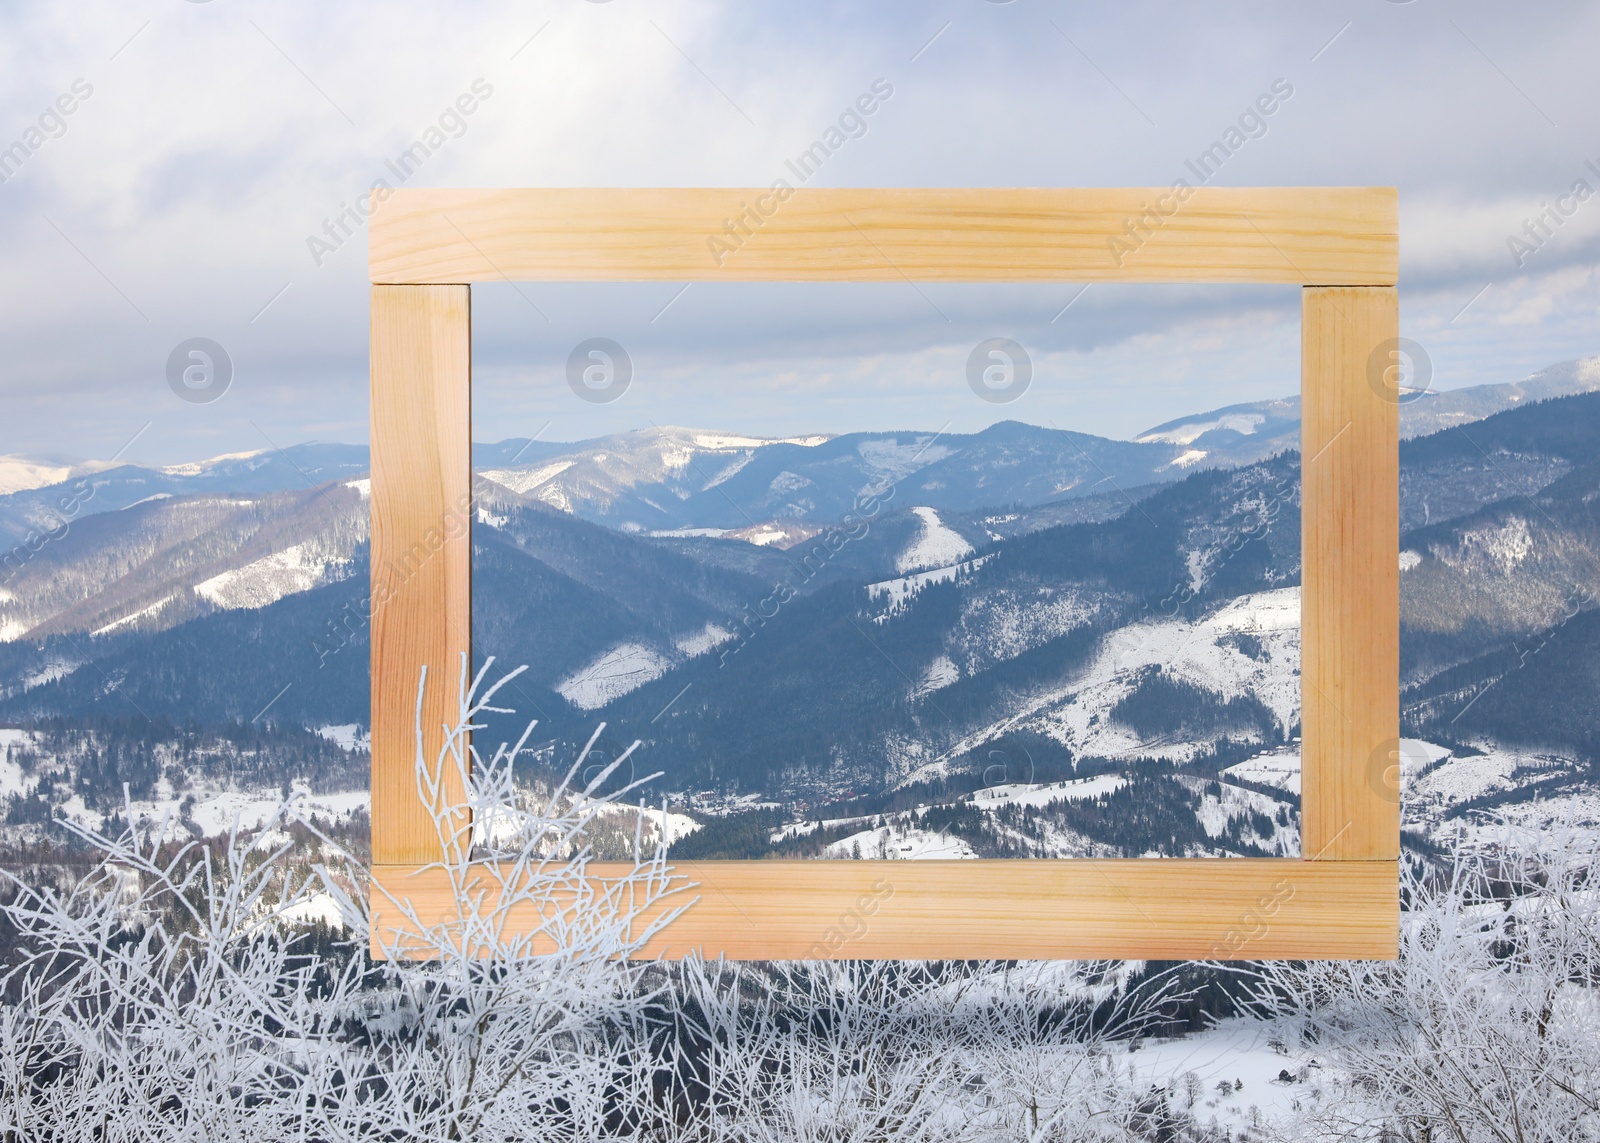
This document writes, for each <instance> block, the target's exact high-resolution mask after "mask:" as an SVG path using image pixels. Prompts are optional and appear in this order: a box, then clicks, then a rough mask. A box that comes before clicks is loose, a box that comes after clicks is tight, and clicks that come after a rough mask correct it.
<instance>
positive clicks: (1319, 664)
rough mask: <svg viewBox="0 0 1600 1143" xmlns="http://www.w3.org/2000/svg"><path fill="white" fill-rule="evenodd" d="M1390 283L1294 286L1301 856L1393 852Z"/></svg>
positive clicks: (1396, 616)
mask: <svg viewBox="0 0 1600 1143" xmlns="http://www.w3.org/2000/svg"><path fill="white" fill-rule="evenodd" d="M1399 321H1400V310H1399V300H1398V297H1397V295H1396V291H1395V290H1394V289H1392V288H1387V287H1362V288H1314V289H1307V290H1305V291H1304V298H1303V305H1302V322H1303V326H1302V330H1301V339H1302V361H1301V371H1302V372H1301V393H1302V413H1301V439H1302V448H1303V452H1302V453H1301V456H1302V461H1301V466H1302V467H1301V521H1302V523H1301V529H1302V531H1301V554H1302V563H1303V565H1304V577H1303V587H1302V591H1303V595H1302V598H1301V636H1300V638H1301V667H1300V677H1301V723H1302V729H1301V736H1302V752H1301V757H1302V762H1301V766H1302V775H1301V790H1302V795H1301V804H1302V807H1303V809H1302V820H1301V839H1302V842H1301V843H1302V846H1303V852H1304V853H1305V855H1306V856H1307V857H1313V858H1317V859H1323V860H1339V861H1347V860H1361V859H1375V860H1387V861H1393V860H1394V859H1396V858H1397V857H1398V856H1399V852H1400V799H1399V788H1398V770H1397V768H1396V767H1397V763H1398V755H1397V754H1394V752H1395V751H1396V750H1397V749H1398V746H1399V735H1400V566H1399V558H1400V507H1399V502H1400V406H1399V401H1398V392H1397V390H1396V387H1395V385H1396V382H1395V378H1394V375H1393V373H1392V372H1391V373H1390V374H1389V375H1388V376H1387V378H1386V376H1385V369H1386V368H1391V367H1392V362H1391V358H1390V354H1389V349H1390V347H1391V346H1392V345H1393V344H1394V339H1395V338H1396V337H1397V335H1398V333H1399Z"/></svg>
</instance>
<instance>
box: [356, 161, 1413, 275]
mask: <svg viewBox="0 0 1600 1143" xmlns="http://www.w3.org/2000/svg"><path fill="white" fill-rule="evenodd" d="M370 202H371V214H370V218H371V224H370V232H369V248H368V267H369V272H370V277H371V280H372V281H373V282H374V283H377V284H387V285H408V284H409V285H416V284H464V283H472V282H490V281H535V282H537V281H675V282H682V281H749V282H760V281H799V282H806V281H847V282H877V281H914V282H1091V281H1096V282H1100V281H1104V282H1112V281H1115V282H1219V283H1221V282H1263V283H1287V284H1292V285H1301V286H1389V285H1393V284H1395V282H1396V279H1397V276H1398V270H1399V239H1398V234H1399V207H1398V195H1397V193H1396V191H1395V189H1394V188H1393V187H1260V188H1254V187H1190V186H1188V185H1186V184H1182V183H1180V184H1177V185H1175V186H1173V187H1142V188H1141V187H1132V188H1087V189H1085V188H996V189H982V188H977V189H962V188H899V189H855V188H822V187H799V188H791V187H789V186H788V185H787V184H786V183H782V182H781V181H780V183H778V184H774V186H773V187H758V188H736V187H719V188H704V189H696V188H667V189H632V188H554V189H551V188H543V189H521V190H517V189H506V190H431V189H400V190H387V191H386V190H385V189H384V188H380V189H378V190H375V191H373V192H372V195H371V199H370Z"/></svg>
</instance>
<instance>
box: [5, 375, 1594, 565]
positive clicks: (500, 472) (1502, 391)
mask: <svg viewBox="0 0 1600 1143" xmlns="http://www.w3.org/2000/svg"><path fill="white" fill-rule="evenodd" d="M1597 388H1600V356H1596V357H1588V358H1581V359H1578V360H1574V361H1568V362H1563V363H1561V364H1557V365H1552V366H1550V367H1549V368H1546V369H1543V370H1540V371H1539V372H1537V373H1534V374H1532V375H1530V376H1529V377H1526V378H1524V379H1522V380H1521V381H1517V382H1512V383H1508V384H1498V385H1479V386H1472V387H1469V388H1464V389H1455V390H1449V391H1446V392H1427V393H1423V394H1421V395H1419V396H1418V398H1417V399H1415V400H1413V401H1409V402H1407V403H1406V404H1405V405H1404V406H1403V407H1402V410H1401V426H1402V429H1401V431H1402V435H1403V436H1405V437H1408V438H1409V437H1414V436H1422V435H1426V434H1427V433H1430V432H1434V431H1436V430H1438V429H1440V428H1445V427H1450V426H1453V425H1461V424H1467V423H1470V422H1472V421H1475V420H1481V419H1482V418H1484V417H1487V416H1490V415H1492V414H1494V413H1496V412H1499V411H1502V410H1504V409H1508V408H1512V407H1515V406H1516V405H1519V404H1523V403H1527V402H1531V401H1537V400H1542V399H1545V398H1549V397H1556V396H1566V395H1570V394H1575V393H1581V392H1589V391H1592V390H1595V389H1597ZM1298 448H1299V398H1298V397H1288V398H1284V399H1281V400H1272V401H1257V402H1250V403H1245V404H1239V405H1229V406H1225V407H1223V408H1221V409H1213V410H1211V411H1209V412H1204V413H1195V414H1192V415H1189V416H1185V417H1179V418H1177V419H1175V420H1171V421H1167V422H1165V423H1164V424H1161V425H1157V426H1156V427H1155V428H1152V429H1149V430H1146V431H1145V432H1143V433H1140V434H1138V435H1137V436H1136V437H1134V439H1133V440H1131V441H1116V440H1110V439H1108V438H1105V437H1097V436H1093V435H1092V434H1087V433H1075V432H1070V431H1065V430H1057V429H1044V428H1038V427H1035V426H1029V425H1023V424H1019V423H1018V422H1000V423H998V424H995V425H992V426H991V427H989V428H988V429H985V430H983V431H981V432H977V433H969V434H935V433H930V432H914V431H907V432H879V433H849V434H845V435H842V436H809V437H788V438H762V437H755V436H749V435H745V434H738V433H730V432H724V431H715V430H706V429H690V428H678V427H666V428H651V429H646V430H639V431H635V432H628V433H616V434H612V435H610V436H605V437H598V438H594V439H591V440H584V441H574V442H557V441H538V440H530V439H527V438H512V439H509V440H504V441H499V442H496V443H479V444H475V445H474V446H473V466H474V468H475V469H476V470H477V471H478V472H480V473H481V474H483V475H485V476H487V477H488V478H489V479H490V480H492V481H494V482H495V483H497V484H500V485H502V486H504V487H506V488H509V489H511V490H512V491H514V492H517V493H520V494H524V495H531V496H533V497H534V498H536V499H539V500H542V501H543V502H545V503H547V504H550V505H551V506H552V507H555V508H558V509H560V510H562V511H565V512H570V513H572V514H574V515H578V516H581V517H583V518H585V519H589V520H594V521H596V522H599V523H604V524H607V525H608V526H610V527H613V528H620V529H623V530H629V531H638V532H657V531H662V532H671V531H683V530H685V529H700V530H706V531H715V532H736V531H751V530H757V531H759V530H761V529H763V528H766V529H767V530H770V531H773V532H774V535H775V536H783V537H784V539H783V540H782V541H775V542H786V541H788V540H792V539H793V536H794V535H795V534H811V533H812V532H814V531H815V529H816V528H817V527H819V526H821V525H823V524H827V523H832V522H836V521H837V520H839V519H840V518H841V517H842V516H843V514H844V513H845V512H846V511H847V510H848V509H849V507H850V506H851V504H852V503H853V501H854V498H855V496H856V495H857V494H858V493H860V492H861V491H862V490H864V489H872V488H878V487H886V486H888V485H890V484H893V485H895V486H896V487H900V488H903V489H904V491H905V493H906V494H907V495H914V496H915V497H916V498H917V499H918V502H919V503H923V504H926V505H928V506H930V507H934V508H937V509H949V510H954V511H970V510H972V509H976V508H982V507H1003V506H1005V505H1007V504H1012V503H1021V504H1026V505H1032V506H1037V505H1041V504H1044V503H1049V502H1065V501H1068V500H1072V499H1076V498H1080V497H1088V496H1095V495H1098V494H1101V493H1104V492H1106V491H1107V490H1111V489H1122V490H1127V489H1134V488H1139V487H1142V486H1149V485H1153V484H1161V483H1169V482H1171V481H1173V480H1178V479H1181V478H1183V477H1184V476H1185V475H1187V474H1188V473H1189V472H1192V471H1194V470H1196V469H1199V468H1231V467H1238V466H1240V465H1244V464H1251V463H1254V462H1255V461H1258V460H1263V459H1265V458H1266V457H1268V456H1271V455H1273V454H1275V453H1278V452H1283V451H1286V450H1294V449H1298ZM368 464H369V461H368V453H367V448H366V446H365V445H351V444H329V443H317V442H312V443H307V444H300V445H295V446H292V447H289V448H285V449H273V448H267V449H260V450H256V451H252V452H243V453H233V454H226V455H223V456H218V457H213V458H210V459H208V460H204V461H197V462H193V463H188V464H177V465H168V466H164V467H150V466H143V465H134V464H110V463H107V462H103V461H90V462H80V461H73V460H69V459H62V458H29V457H18V456H10V457H0V545H4V546H5V547H8V548H15V547H16V546H18V545H37V544H38V543H39V541H40V539H41V538H42V537H47V536H51V535H54V534H56V533H59V532H60V531H61V530H63V528H70V526H71V524H72V523H73V522H74V521H76V520H78V519H82V518H84V517H87V516H90V515H96V514H100V513H103V512H110V511H118V510H121V509H123V508H127V507H130V506H131V505H134V504H137V503H139V502H141V501H146V500H152V499H158V498H163V497H184V496H197V495H202V494H206V493H216V494H222V493H241V494H242V493H253V494H261V493H272V492H286V491H291V490H296V489H310V488H315V487H318V486H321V485H324V484H326V483H328V482H330V481H334V480H357V479H360V478H361V477H364V476H365V475H366V473H367V469H368ZM774 525H777V526H774ZM797 525H809V528H808V527H797ZM769 526H773V527H769ZM785 532H789V533H791V534H789V535H787V536H784V533H785Z"/></svg>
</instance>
